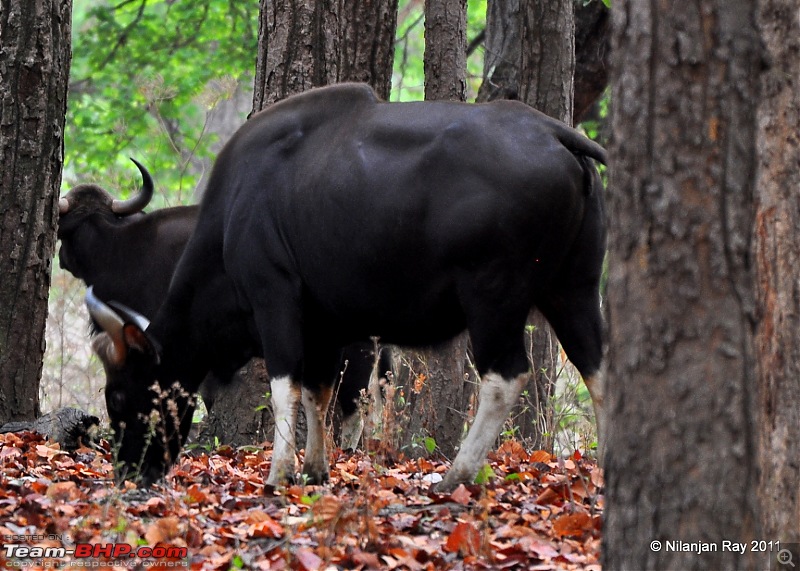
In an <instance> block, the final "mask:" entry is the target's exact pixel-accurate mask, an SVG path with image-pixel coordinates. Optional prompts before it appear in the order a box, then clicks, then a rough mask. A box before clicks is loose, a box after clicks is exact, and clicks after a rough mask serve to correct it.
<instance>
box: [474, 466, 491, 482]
mask: <svg viewBox="0 0 800 571" xmlns="http://www.w3.org/2000/svg"><path fill="white" fill-rule="evenodd" d="M492 478H494V470H492V467H491V465H489V464H484V465H483V466H481V469H480V470H478V474H477V475H476V476H475V480H474V481H475V483H476V484H480V485H483V484H488V483H489V482H491V480H492Z"/></svg>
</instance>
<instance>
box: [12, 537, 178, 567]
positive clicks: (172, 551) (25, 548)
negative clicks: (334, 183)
mask: <svg viewBox="0 0 800 571" xmlns="http://www.w3.org/2000/svg"><path fill="white" fill-rule="evenodd" d="M3 556H4V557H3V560H4V561H3V563H4V565H5V567H6V568H27V567H53V568H62V567H71V566H75V567H89V566H91V567H100V566H101V565H100V564H99V563H98V564H97V565H95V564H94V563H89V562H88V561H86V560H88V559H94V560H96V559H100V558H102V559H107V560H110V561H108V562H104V563H103V565H102V566H104V567H108V566H115V565H114V563H115V562H116V563H118V564H120V565H124V563H125V562H127V561H130V560H133V559H137V560H139V564H142V565H143V566H148V565H156V564H157V565H158V567H186V566H188V559H187V558H188V549H187V548H186V547H176V546H171V545H169V546H168V545H156V546H154V547H149V546H146V545H143V546H141V547H132V546H131V545H128V544H127V543H106V544H96V543H94V544H93V543H77V544H75V546H74V547H69V548H67V547H37V546H30V545H17V544H8V543H6V544H4V545H3ZM68 558H69V559H71V560H72V561H67V559H68Z"/></svg>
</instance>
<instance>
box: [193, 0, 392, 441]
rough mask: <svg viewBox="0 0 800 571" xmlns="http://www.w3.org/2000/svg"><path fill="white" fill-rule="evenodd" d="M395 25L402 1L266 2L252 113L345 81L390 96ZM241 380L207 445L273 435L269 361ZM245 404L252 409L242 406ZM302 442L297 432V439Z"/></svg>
mask: <svg viewBox="0 0 800 571" xmlns="http://www.w3.org/2000/svg"><path fill="white" fill-rule="evenodd" d="M396 27H397V0H373V1H370V0H356V1H353V2H347V3H342V2H338V1H336V0H312V1H308V2H299V3H298V2H295V3H281V2H272V1H269V0H261V11H260V24H259V36H258V57H257V61H256V77H255V85H254V93H253V111H252V112H253V113H255V112H258V111H260V110H262V109H264V108H266V107H268V106H269V105H270V104H272V103H274V102H276V101H280V100H281V99H285V98H286V97H289V96H291V95H294V94H296V93H301V92H303V91H305V90H307V89H311V88H313V87H321V86H324V85H329V84H333V83H339V82H343V81H364V82H367V83H369V84H370V85H372V87H373V88H375V90H376V92H377V93H378V95H379V96H381V97H384V98H386V99H388V97H389V92H390V90H391V78H392V65H393V62H394V34H395V29H396ZM240 377H241V383H235V384H233V385H231V386H229V387H224V388H222V389H221V390H222V394H221V395H220V396H219V397H218V398H217V401H216V404H215V405H214V410H213V411H212V413H211V415H210V417H209V421H208V423H206V427H205V429H204V431H203V434H202V439H203V440H206V441H213V440H214V437H216V438H218V439H219V440H220V441H222V442H226V443H231V444H248V443H255V442H260V441H263V440H264V439H266V438H270V437H271V435H272V409H271V407H270V406H259V405H264V404H265V403H266V404H268V402H267V401H266V400H265V398H264V396H265V394H266V393H267V392H268V391H269V384H268V382H267V371H266V368H265V365H264V362H263V360H254V361H252V362H251V363H250V364H249V365H247V366H246V367H245V368H244V369H243V370H242V371H241V372H240ZM242 402H245V403H251V404H252V406H250V407H248V408H246V409H243V408H242V406H241V403H242ZM256 407H258V408H256ZM302 438H303V436H302V434H298V442H301V441H302Z"/></svg>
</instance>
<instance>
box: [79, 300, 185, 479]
mask: <svg viewBox="0 0 800 571" xmlns="http://www.w3.org/2000/svg"><path fill="white" fill-rule="evenodd" d="M86 305H87V307H88V308H89V314H90V315H91V317H92V319H94V320H95V321H96V322H97V323H98V324H99V325H100V327H101V328H102V330H103V333H101V334H99V335H97V336H96V337H95V338H94V339H93V341H92V347H93V348H94V350H95V352H96V353H97V355H98V356H99V357H100V360H101V361H102V363H103V367H104V369H105V373H106V388H105V396H106V406H107V410H108V416H109V419H110V422H111V428H112V429H113V431H114V440H115V451H116V453H117V458H116V460H117V466H116V467H115V471H116V477H117V480H118V481H122V480H131V479H132V480H139V481H141V482H142V483H143V484H144V485H149V484H151V483H153V482H155V481H157V480H158V479H160V478H161V477H163V476H164V474H166V472H167V471H168V470H169V467H170V466H171V465H172V463H173V462H174V461H175V459H176V458H177V456H178V453H179V452H180V448H181V444H182V443H183V441H184V440H185V439H186V436H187V435H188V433H189V429H190V427H191V418H192V413H193V411H194V399H193V396H192V395H191V394H188V393H187V392H186V391H185V390H184V389H183V388H182V387H180V386H179V385H178V384H177V383H174V382H173V381H174V379H167V378H166V377H164V375H165V374H166V373H165V372H164V371H163V370H162V367H161V366H160V365H161V363H160V358H159V349H160V347H159V345H158V343H157V342H156V341H154V340H153V339H151V337H150V336H149V335H148V334H147V332H146V329H147V326H148V323H147V320H146V319H145V318H144V317H143V316H141V315H139V314H137V313H136V312H134V311H133V310H130V309H128V308H126V307H125V306H122V305H120V304H115V303H114V302H109V304H105V303H103V302H102V301H100V300H99V299H98V298H97V297H96V296H95V295H94V293H93V291H92V288H89V291H88V292H87V294H86ZM112 305H113V307H111V306H112Z"/></svg>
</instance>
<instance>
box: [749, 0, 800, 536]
mask: <svg viewBox="0 0 800 571" xmlns="http://www.w3.org/2000/svg"><path fill="white" fill-rule="evenodd" d="M758 23H759V28H760V30H761V34H762V37H763V39H764V44H765V47H766V49H767V52H768V58H769V62H770V68H769V70H768V71H767V72H766V73H765V74H764V76H763V78H762V100H761V105H760V106H759V113H758V126H759V134H758V149H759V156H758V160H759V171H760V172H759V177H758V181H757V186H758V196H757V205H758V209H757V213H756V229H755V252H756V253H755V257H756V272H757V283H758V301H759V310H760V315H761V320H760V322H759V327H758V329H757V331H756V343H757V345H756V350H757V357H758V365H759V367H758V385H759V390H760V394H759V403H758V409H759V414H760V417H759V421H758V426H759V434H760V438H759V444H760V446H759V449H760V460H759V465H760V466H761V482H760V487H759V492H760V493H759V499H760V501H761V513H762V517H763V520H762V521H763V525H764V537H767V538H771V539H776V540H780V541H782V542H800V489H798V485H797V484H798V482H800V463H799V462H798V458H800V392H798V390H797V381H798V379H800V340H798V337H797V331H798V330H800V291H798V288H799V287H800V286H799V284H800V234H798V231H797V229H798V228H800V208H799V207H798V190H800V3H798V2H797V1H796V0H763V1H762V2H760V11H759V20H758Z"/></svg>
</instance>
